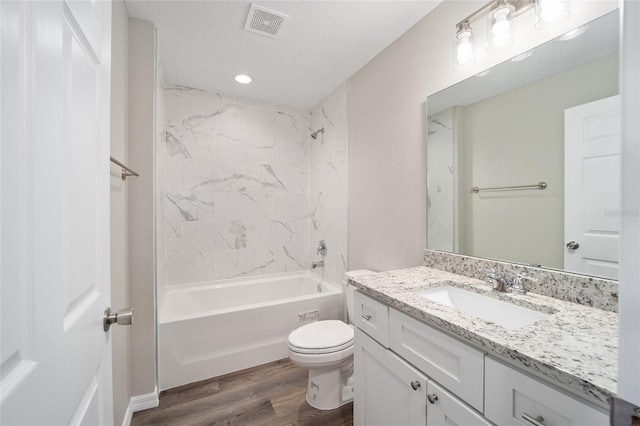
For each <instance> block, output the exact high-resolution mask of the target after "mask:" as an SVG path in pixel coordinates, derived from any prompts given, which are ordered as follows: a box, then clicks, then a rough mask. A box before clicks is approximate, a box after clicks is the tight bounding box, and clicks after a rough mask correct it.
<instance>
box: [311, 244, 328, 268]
mask: <svg viewBox="0 0 640 426" xmlns="http://www.w3.org/2000/svg"><path fill="white" fill-rule="evenodd" d="M316 253H317V254H319V255H320V256H322V260H320V261H318V262H311V269H316V268H317V267H318V266H321V267H324V257H325V256H326V255H327V244H326V243H325V242H324V240H320V241H318V248H317V249H316Z"/></svg>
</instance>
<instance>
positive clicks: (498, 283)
mask: <svg viewBox="0 0 640 426" xmlns="http://www.w3.org/2000/svg"><path fill="white" fill-rule="evenodd" d="M484 281H485V282H486V283H487V284H489V285H490V286H492V287H493V289H494V290H495V291H501V292H506V291H508V289H509V287H511V283H510V282H509V279H508V278H507V277H506V275H504V274H500V273H497V272H496V270H495V269H487V270H486V274H485V276H484Z"/></svg>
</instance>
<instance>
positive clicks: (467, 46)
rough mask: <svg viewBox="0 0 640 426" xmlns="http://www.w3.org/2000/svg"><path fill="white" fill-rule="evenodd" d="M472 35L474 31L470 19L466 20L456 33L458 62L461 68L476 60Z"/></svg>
mask: <svg viewBox="0 0 640 426" xmlns="http://www.w3.org/2000/svg"><path fill="white" fill-rule="evenodd" d="M472 37H473V31H471V27H470V26H469V21H464V22H463V23H462V25H461V26H460V27H459V28H458V33H457V34H456V60H457V62H456V63H457V64H458V66H459V67H460V68H463V67H465V66H467V65H471V64H472V63H474V62H475V59H474V56H473V45H472V44H471V39H472Z"/></svg>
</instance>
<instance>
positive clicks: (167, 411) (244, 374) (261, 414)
mask: <svg viewBox="0 0 640 426" xmlns="http://www.w3.org/2000/svg"><path fill="white" fill-rule="evenodd" d="M307 375H308V372H307V370H303V369H302V368H299V367H296V366H295V365H293V364H292V363H291V361H289V360H288V359H282V360H279V361H275V362H272V363H269V364H265V365H261V366H258V367H254V368H250V369H247V370H242V371H238V372H236V373H231V374H226V375H224V376H220V377H216V378H213V379H209V380H204V381H201V382H197V383H191V384H188V385H184V386H180V387H177V388H173V389H169V390H167V391H164V392H162V393H160V406H159V407H157V408H153V409H151V410H145V411H140V412H138V413H135V414H134V416H133V420H132V422H131V424H132V425H133V426H142V425H171V426H197V425H227V426H228V425H257V426H260V425H265V426H267V425H269V426H280V425H305V426H315V425H318V426H351V425H352V424H353V404H352V403H349V404H346V405H343V406H342V407H340V408H338V409H335V410H330V411H322V410H316V409H315V408H312V407H311V406H310V405H309V404H307V401H306V400H305V393H306V391H307Z"/></svg>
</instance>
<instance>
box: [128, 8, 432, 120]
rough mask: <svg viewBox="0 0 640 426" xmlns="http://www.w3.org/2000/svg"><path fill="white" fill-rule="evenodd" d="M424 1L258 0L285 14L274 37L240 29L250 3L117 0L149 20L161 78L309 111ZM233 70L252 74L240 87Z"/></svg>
mask: <svg viewBox="0 0 640 426" xmlns="http://www.w3.org/2000/svg"><path fill="white" fill-rule="evenodd" d="M440 2H441V0H437V1H436V0H431V1H416V0H414V1H401V0H390V1H362V0H360V1H323V0H306V1H258V2H255V3H256V4H258V5H260V6H264V7H267V8H269V9H272V10H275V11H278V12H282V13H285V14H287V15H289V16H290V18H289V19H288V20H287V22H286V24H285V27H284V28H283V30H282V31H281V35H280V37H279V38H278V39H271V38H267V37H263V36H260V35H257V34H254V33H251V32H248V31H245V30H243V26H244V22H245V19H246V17H247V13H248V11H249V7H250V4H251V2H247V1H183V0H180V1H177V0H173V1H166V0H156V1H150V0H125V3H126V6H127V9H128V11H129V15H130V16H132V17H135V18H140V19H144V20H147V21H151V22H153V23H154V24H155V25H156V27H157V29H158V51H159V52H158V54H159V59H160V64H161V66H162V67H163V71H164V76H165V81H166V83H168V84H176V85H182V86H189V87H195V88H199V89H208V90H214V91H218V92H221V93H225V94H229V95H233V96H241V97H246V98H251V99H257V100H263V101H269V102H272V103H275V104H279V105H285V106H289V107H293V108H299V109H305V110H306V109H310V108H312V107H313V106H315V105H316V104H317V103H318V102H319V101H320V100H321V99H322V98H323V97H325V96H326V95H328V94H329V93H330V92H331V91H332V90H333V89H335V88H336V87H338V86H339V85H340V84H341V83H343V82H344V81H345V80H346V79H347V78H348V77H349V76H351V75H352V74H354V73H355V72H356V71H358V69H360V68H361V67H362V66H363V65H365V64H366V63H367V62H368V61H370V60H371V59H372V58H373V57H375V56H376V55H377V54H378V53H380V52H381V51H382V50H384V48H386V47H387V46H388V45H390V44H391V43H392V42H393V41H394V40H396V39H397V38H398V37H400V36H401V35H402V34H404V33H405V32H406V31H407V30H408V29H409V28H410V27H411V26H413V25H414V24H415V23H416V22H418V21H419V20H420V19H422V17H424V16H425V15H426V14H427V13H428V12H429V11H431V10H432V9H433V8H434V7H435V6H437V5H438V4H439V3H440ZM237 73H247V74H250V75H251V76H253V78H254V82H253V83H251V84H249V85H246V86H241V85H239V84H237V83H236V82H235V81H234V80H233V76H234V75H235V74H237Z"/></svg>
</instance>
